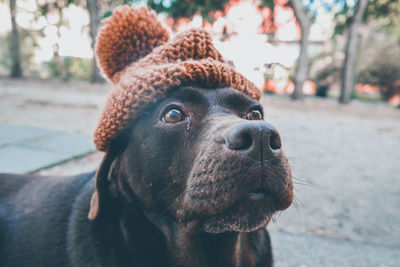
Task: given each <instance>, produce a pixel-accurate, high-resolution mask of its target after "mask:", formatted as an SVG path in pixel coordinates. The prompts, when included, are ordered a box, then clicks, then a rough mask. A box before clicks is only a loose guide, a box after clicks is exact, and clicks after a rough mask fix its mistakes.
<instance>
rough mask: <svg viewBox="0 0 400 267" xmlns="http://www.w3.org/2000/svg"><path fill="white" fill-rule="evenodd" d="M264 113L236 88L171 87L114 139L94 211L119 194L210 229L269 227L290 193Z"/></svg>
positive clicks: (122, 200)
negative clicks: (176, 88) (172, 88)
mask: <svg viewBox="0 0 400 267" xmlns="http://www.w3.org/2000/svg"><path fill="white" fill-rule="evenodd" d="M263 114H264V111H263V108H262V106H261V105H260V103H259V102H257V101H255V100H253V99H251V98H249V97H248V96H246V95H244V94H243V93H240V92H238V91H237V90H234V89H231V88H221V89H212V90H211V89H201V88H195V87H184V88H180V89H179V90H174V91H172V92H171V93H170V94H169V95H168V96H167V97H166V98H165V99H163V100H162V101H160V102H158V103H156V104H154V105H152V106H150V107H149V108H147V109H146V110H145V111H144V112H143V114H142V115H141V116H140V117H138V118H137V119H136V120H135V122H134V123H133V124H132V126H131V127H130V128H129V129H127V130H126V131H125V132H124V133H123V134H121V135H120V136H119V137H118V138H117V139H116V140H114V141H113V142H112V143H111V145H110V149H109V151H108V153H107V155H106V156H105V160H104V162H103V164H102V167H101V168H100V169H99V171H98V177H97V191H98V193H97V194H98V201H99V203H97V204H98V205H99V206H98V207H97V206H96V203H95V204H94V205H92V209H93V212H94V210H96V209H97V208H100V209H101V208H102V205H104V206H107V205H109V204H108V203H102V202H104V201H114V202H115V199H118V202H119V203H121V204H122V205H125V206H128V207H129V206H135V207H138V208H140V209H141V210H142V211H143V212H144V213H149V214H150V213H151V214H153V215H154V214H158V215H159V216H161V217H166V218H168V219H169V220H173V221H176V222H177V223H179V224H184V225H185V226H190V227H191V228H195V229H199V230H203V231H206V232H214V233H217V232H224V231H252V230H255V229H257V228H259V227H262V226H265V225H266V224H267V223H268V222H269V220H270V219H271V216H272V214H273V213H274V212H275V211H277V210H282V209H285V208H287V207H288V206H289V205H290V204H291V202H292V198H293V194H292V181H291V171H290V167H289V165H288V162H287V159H286V157H285V155H284V153H283V150H282V147H281V146H282V145H281V139H280V136H279V133H278V132H277V130H276V129H275V128H274V127H273V126H272V125H271V124H269V123H267V122H266V121H265V118H264V115H263ZM266 119H267V118H266ZM111 208H112V207H111ZM98 211H100V210H98ZM101 212H102V211H101Z"/></svg>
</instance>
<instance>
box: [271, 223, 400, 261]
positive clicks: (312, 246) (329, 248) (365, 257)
mask: <svg viewBox="0 0 400 267" xmlns="http://www.w3.org/2000/svg"><path fill="white" fill-rule="evenodd" d="M271 239H272V243H273V250H274V258H275V265H274V266H275V267H287V266H293V267H314V266H321V267H338V266H340V267H345V266H348V267H369V266H371V267H398V266H400V250H399V249H398V248H395V247H389V246H383V245H372V244H367V243H358V242H350V241H344V240H339V239H328V238H323V237H321V236H315V235H310V234H297V235H295V234H289V233H285V232H274V231H273V232H271Z"/></svg>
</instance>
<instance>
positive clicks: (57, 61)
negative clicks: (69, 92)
mask: <svg viewBox="0 0 400 267" xmlns="http://www.w3.org/2000/svg"><path fill="white" fill-rule="evenodd" d="M91 64H92V61H91V60H90V59H84V58H75V57H57V58H53V59H52V60H49V61H46V62H44V66H45V69H43V70H42V72H41V73H42V74H41V78H51V79H53V78H55V79H62V80H64V81H68V80H71V79H74V80H89V78H90V77H89V76H90V71H91Z"/></svg>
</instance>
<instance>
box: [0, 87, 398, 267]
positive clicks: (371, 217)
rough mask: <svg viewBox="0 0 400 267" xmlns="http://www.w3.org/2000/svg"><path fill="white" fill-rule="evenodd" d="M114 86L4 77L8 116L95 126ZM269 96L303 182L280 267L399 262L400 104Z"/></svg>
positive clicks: (79, 166) (282, 237) (282, 228)
mask: <svg viewBox="0 0 400 267" xmlns="http://www.w3.org/2000/svg"><path fill="white" fill-rule="evenodd" d="M109 90H110V86H109V85H101V86H92V85H88V84H85V83H77V84H76V83H74V84H58V83H42V82H32V81H27V82H13V81H10V80H0V123H2V124H11V125H25V126H34V127H40V128H46V129H50V130H56V131H62V132H64V133H72V134H83V135H91V134H92V132H93V129H94V127H95V125H96V121H97V118H98V116H99V114H100V110H101V106H102V103H103V102H104V99H105V97H106V95H107V94H108V91H109ZM262 103H263V105H264V107H265V110H266V119H267V120H268V121H270V122H272V123H273V124H274V125H275V126H276V127H277V128H278V130H279V131H280V133H281V135H282V138H283V145H284V149H285V150H286V153H287V155H288V157H289V160H290V162H291V165H292V168H293V170H294V176H295V182H296V184H295V192H296V203H295V205H292V207H290V208H289V209H288V210H286V211H284V212H282V213H281V214H279V215H277V216H276V217H275V222H274V223H271V224H270V225H269V226H268V228H269V230H270V232H271V235H272V239H273V246H274V253H275V255H276V257H275V258H276V266H399V262H400V208H399V207H400V163H399V162H400V149H399V148H400V110H398V109H394V108H392V107H388V106H386V105H384V104H372V103H360V102H353V103H352V104H351V105H348V106H341V105H338V104H337V103H336V102H335V101H333V100H321V99H316V98H311V99H306V100H305V101H303V102H300V103H293V102H291V101H289V100H288V99H287V98H284V97H276V96H265V97H264V98H263V101H262ZM0 131H1V129H0ZM0 138H1V137H0ZM0 157H1V158H0V161H2V160H4V158H3V156H1V155H0ZM101 157H102V154H101V153H98V152H96V153H91V154H89V155H87V156H85V157H82V158H80V159H73V160H70V161H68V162H66V163H63V164H59V165H57V166H54V167H52V168H47V169H44V170H41V171H39V173H41V174H65V175H66V174H75V173H79V172H82V171H88V170H93V169H95V168H96V166H97V165H98V164H99V161H100V160H101Z"/></svg>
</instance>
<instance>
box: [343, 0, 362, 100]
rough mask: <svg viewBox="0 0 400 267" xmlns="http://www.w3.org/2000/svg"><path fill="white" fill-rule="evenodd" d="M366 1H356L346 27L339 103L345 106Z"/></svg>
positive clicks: (349, 92)
mask: <svg viewBox="0 0 400 267" xmlns="http://www.w3.org/2000/svg"><path fill="white" fill-rule="evenodd" d="M367 3H368V0H358V1H357V3H356V5H355V7H354V15H353V16H352V17H351V20H350V24H349V26H348V37H347V42H346V48H345V58H344V62H343V68H342V79H341V88H340V97H339V102H340V103H343V104H346V103H349V102H350V100H351V95H352V93H353V90H354V85H355V68H356V56H357V39H358V38H357V34H358V31H359V29H360V26H361V24H362V21H363V17H364V13H365V10H366V8H367Z"/></svg>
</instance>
